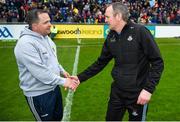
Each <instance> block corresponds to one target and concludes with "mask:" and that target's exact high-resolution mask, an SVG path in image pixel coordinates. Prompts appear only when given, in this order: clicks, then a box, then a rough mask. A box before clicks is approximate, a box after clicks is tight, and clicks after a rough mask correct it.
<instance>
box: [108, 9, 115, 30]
mask: <svg viewBox="0 0 180 122" xmlns="http://www.w3.org/2000/svg"><path fill="white" fill-rule="evenodd" d="M105 17H106V19H105V22H106V23H107V24H109V29H111V30H115V28H116V26H117V25H116V23H117V20H116V17H115V16H114V15H113V8H112V6H109V7H107V9H106V12H105Z"/></svg>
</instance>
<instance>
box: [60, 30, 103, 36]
mask: <svg viewBox="0 0 180 122" xmlns="http://www.w3.org/2000/svg"><path fill="white" fill-rule="evenodd" d="M58 34H90V35H91V34H102V30H83V29H82V30H80V29H79V28H77V29H76V30H60V31H59V32H58Z"/></svg>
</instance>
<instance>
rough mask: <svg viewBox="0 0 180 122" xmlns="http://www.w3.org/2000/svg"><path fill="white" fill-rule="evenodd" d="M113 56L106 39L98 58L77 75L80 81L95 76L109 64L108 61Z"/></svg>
mask: <svg viewBox="0 0 180 122" xmlns="http://www.w3.org/2000/svg"><path fill="white" fill-rule="evenodd" d="M112 57H113V56H112V54H111V53H110V51H109V49H108V46H107V40H106V41H105V43H104V45H103V48H102V51H101V54H100V56H99V57H98V59H97V60H96V61H95V62H94V63H93V64H92V65H90V66H89V67H88V68H87V69H85V70H84V71H83V72H81V73H80V74H78V75H77V76H78V78H79V80H80V82H83V81H85V80H87V79H89V78H91V77H93V76H94V75H96V74H98V73H99V72H100V71H101V70H102V69H103V68H104V67H105V66H106V65H107V64H108V62H109V61H110V60H111V59H112Z"/></svg>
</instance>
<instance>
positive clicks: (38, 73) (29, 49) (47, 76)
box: [16, 42, 66, 85]
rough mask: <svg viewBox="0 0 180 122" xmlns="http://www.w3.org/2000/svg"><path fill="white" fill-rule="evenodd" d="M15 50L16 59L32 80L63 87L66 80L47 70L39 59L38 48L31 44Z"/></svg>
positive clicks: (21, 45) (20, 46)
mask: <svg viewBox="0 0 180 122" xmlns="http://www.w3.org/2000/svg"><path fill="white" fill-rule="evenodd" d="M17 48H18V49H17V50H16V56H17V59H18V60H19V62H21V63H22V64H23V65H25V67H26V68H27V70H28V71H29V72H30V73H31V75H32V76H33V77H34V78H36V79H38V80H39V81H41V82H43V83H44V84H49V85H64V83H65V81H66V79H65V78H62V77H60V76H59V75H58V74H55V73H53V72H52V71H51V70H50V69H48V67H47V66H46V65H45V64H44V63H43V61H42V59H41V57H40V54H39V51H38V48H36V46H35V45H34V44H33V43H30V42H28V43H21V44H20V45H19V46H18V47H17Z"/></svg>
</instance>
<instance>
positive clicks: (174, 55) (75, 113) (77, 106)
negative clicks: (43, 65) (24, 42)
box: [0, 38, 180, 121]
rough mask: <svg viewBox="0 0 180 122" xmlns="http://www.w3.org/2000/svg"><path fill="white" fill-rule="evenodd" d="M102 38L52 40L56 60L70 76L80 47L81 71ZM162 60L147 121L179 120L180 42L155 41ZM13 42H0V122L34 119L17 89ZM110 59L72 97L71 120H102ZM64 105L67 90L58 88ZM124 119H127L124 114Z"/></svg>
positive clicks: (110, 80) (93, 59)
mask: <svg viewBox="0 0 180 122" xmlns="http://www.w3.org/2000/svg"><path fill="white" fill-rule="evenodd" d="M103 41H104V40H103V39H81V44H78V43H77V41H76V39H74V40H73V39H63V40H62V39H61V40H55V43H56V44H57V47H58V48H57V51H58V59H59V62H60V63H61V64H62V65H63V67H64V68H65V69H66V70H67V71H68V72H69V73H70V74H71V73H72V70H73V63H74V59H75V53H76V48H77V45H80V46H81V48H80V55H79V65H78V72H81V71H83V70H84V69H85V68H87V66H89V65H90V64H91V63H93V62H94V61H95V60H96V58H97V57H98V56H99V54H100V51H101V48H102V44H103ZM156 41H157V43H158V45H159V47H160V50H161V54H162V56H163V59H164V63H165V69H164V72H163V75H162V79H161V81H160V83H159V85H158V87H157V89H156V91H155V93H154V94H153V96H152V99H151V101H150V104H149V109H148V117H147V120H149V121H168V120H174V121H180V116H179V115H180V105H179V103H180V92H179V89H180V65H179V63H180V39H175V38H166V39H156ZM14 45H15V43H14V42H1V41H0V121H5V120H11V121H18V120H21V121H27V120H32V121H33V120H34V118H33V115H32V114H31V112H30V110H29V108H28V105H27V103H26V100H25V98H24V96H23V93H22V91H21V89H20V88H19V79H18V69H17V65H16V61H15V57H14V52H13V49H14ZM112 65H113V60H112V61H111V62H110V63H109V64H108V65H107V66H106V68H105V69H104V70H103V71H102V72H100V73H99V74H98V75H96V76H95V77H93V78H91V79H89V80H88V81H86V82H84V83H82V84H81V85H80V86H79V88H78V89H77V91H76V92H75V94H74V98H73V105H72V111H71V119H70V120H72V121H80V120H81V121H99V120H102V121H104V120H105V114H106V109H107V102H108V99H109V98H108V97H109V92H110V85H111V82H112V78H111V75H110V72H111V69H112ZM61 91H62V93H63V100H64V105H65V97H66V95H67V91H64V89H63V88H61ZM124 120H127V115H126V116H125V118H124Z"/></svg>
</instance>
